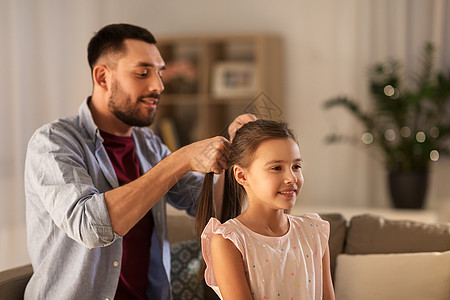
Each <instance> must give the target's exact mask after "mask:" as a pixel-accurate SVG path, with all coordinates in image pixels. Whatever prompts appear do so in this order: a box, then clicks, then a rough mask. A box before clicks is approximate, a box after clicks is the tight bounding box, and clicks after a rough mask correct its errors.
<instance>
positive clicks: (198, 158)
mask: <svg viewBox="0 0 450 300" xmlns="http://www.w3.org/2000/svg"><path fill="white" fill-rule="evenodd" d="M229 145H230V142H229V141H228V140H227V139H226V138H224V137H222V136H216V137H213V138H210V139H206V140H201V141H199V142H195V143H192V144H190V145H187V146H185V147H183V148H182V151H183V156H184V157H186V159H189V163H190V166H191V170H192V171H197V172H202V173H210V172H214V173H216V174H220V173H222V171H223V170H224V169H226V168H228V163H227V161H228V147H229Z"/></svg>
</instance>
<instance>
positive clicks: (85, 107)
mask: <svg viewBox="0 0 450 300" xmlns="http://www.w3.org/2000/svg"><path fill="white" fill-rule="evenodd" d="M90 101H91V96H89V97H87V98H86V100H85V101H83V103H82V104H81V106H80V108H79V110H78V114H79V115H80V122H81V124H82V125H83V126H84V127H85V128H86V130H87V132H88V134H89V137H90V138H91V139H92V141H94V143H96V142H97V141H98V140H100V141H101V142H103V139H102V137H101V135H100V130H99V129H98V127H97V125H96V124H95V123H94V118H92V113H91V110H90V109H89V102H90Z"/></svg>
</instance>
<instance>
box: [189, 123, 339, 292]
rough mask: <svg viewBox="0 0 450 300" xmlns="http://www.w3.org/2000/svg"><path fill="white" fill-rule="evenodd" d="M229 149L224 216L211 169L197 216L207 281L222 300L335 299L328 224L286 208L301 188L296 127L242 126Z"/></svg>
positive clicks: (288, 207) (262, 124)
mask: <svg viewBox="0 0 450 300" xmlns="http://www.w3.org/2000/svg"><path fill="white" fill-rule="evenodd" d="M230 147H231V149H230V156H229V161H228V164H229V169H227V170H226V174H225V183H224V185H225V187H224V195H223V204H222V209H221V212H220V218H219V219H220V221H219V220H218V219H216V218H214V217H213V218H211V217H212V216H214V210H215V209H214V208H213V207H212V203H213V202H212V199H211V197H212V178H211V175H210V174H208V175H207V177H206V178H205V182H204V186H203V192H202V198H201V200H200V204H199V210H198V213H197V220H196V222H197V223H196V225H197V232H198V233H200V232H201V231H202V230H203V228H204V230H203V232H202V233H201V241H202V252H203V257H204V260H205V263H206V270H205V281H206V283H207V284H208V285H209V286H210V287H211V288H212V289H213V290H214V291H215V292H216V293H217V295H219V297H220V298H221V299H233V300H236V299H261V300H263V299H288V300H298V299H334V291H333V284H332V281H331V273H330V259H329V249H328V237H329V224H328V222H326V221H323V220H322V219H321V218H320V217H319V216H318V215H317V214H309V215H305V216H303V217H294V216H291V215H289V214H287V213H285V212H286V211H287V210H289V209H291V208H292V207H293V206H294V204H295V200H296V197H297V196H298V194H299V193H300V190H301V188H302V185H303V175H302V171H301V165H302V158H301V156H300V150H299V147H298V144H297V142H296V140H295V137H294V135H293V133H292V132H291V130H289V129H288V128H287V125H286V124H285V123H280V122H275V121H268V120H257V121H254V122H250V123H247V124H245V125H244V126H242V128H240V129H239V130H238V131H237V132H236V136H235V137H234V139H233V141H232V143H231V146H230ZM245 198H247V199H248V207H247V208H246V209H245V211H244V212H242V213H241V211H242V210H241V207H242V206H243V204H244V199H245Z"/></svg>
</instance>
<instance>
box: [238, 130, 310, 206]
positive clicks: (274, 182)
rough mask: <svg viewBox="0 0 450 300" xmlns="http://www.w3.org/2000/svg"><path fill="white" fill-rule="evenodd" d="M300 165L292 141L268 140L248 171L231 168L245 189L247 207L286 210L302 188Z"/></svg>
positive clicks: (298, 152)
mask: <svg viewBox="0 0 450 300" xmlns="http://www.w3.org/2000/svg"><path fill="white" fill-rule="evenodd" d="M301 163H302V159H301V156H300V150H299V147H298V145H297V143H296V142H295V141H294V140H292V139H290V138H278V139H272V140H267V141H264V142H263V143H261V145H260V146H259V147H258V149H257V150H256V153H255V156H254V159H253V161H252V163H251V164H250V166H249V167H248V168H242V167H240V166H235V167H234V175H235V177H236V180H237V181H238V182H239V183H240V184H241V185H242V186H243V187H244V188H245V191H246V192H247V196H248V199H249V205H255V204H257V205H263V206H266V207H268V208H271V209H275V210H279V209H290V208H292V207H293V206H294V204H295V200H296V198H297V196H298V194H299V193H300V190H301V188H302V185H303V174H302V170H301Z"/></svg>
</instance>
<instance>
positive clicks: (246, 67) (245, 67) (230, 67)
mask: <svg viewBox="0 0 450 300" xmlns="http://www.w3.org/2000/svg"><path fill="white" fill-rule="evenodd" d="M257 79H258V78H257V72H256V65H255V64H254V63H252V62H236V61H230V62H220V63H217V64H215V65H214V67H213V82H212V94H213V95H214V96H216V97H230V96H233V97H241V96H242V97H246V96H253V95H254V94H255V93H256V92H257V90H258V80H257Z"/></svg>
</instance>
